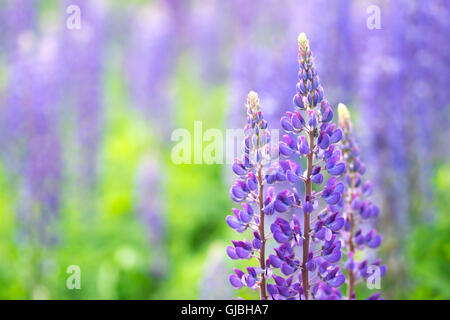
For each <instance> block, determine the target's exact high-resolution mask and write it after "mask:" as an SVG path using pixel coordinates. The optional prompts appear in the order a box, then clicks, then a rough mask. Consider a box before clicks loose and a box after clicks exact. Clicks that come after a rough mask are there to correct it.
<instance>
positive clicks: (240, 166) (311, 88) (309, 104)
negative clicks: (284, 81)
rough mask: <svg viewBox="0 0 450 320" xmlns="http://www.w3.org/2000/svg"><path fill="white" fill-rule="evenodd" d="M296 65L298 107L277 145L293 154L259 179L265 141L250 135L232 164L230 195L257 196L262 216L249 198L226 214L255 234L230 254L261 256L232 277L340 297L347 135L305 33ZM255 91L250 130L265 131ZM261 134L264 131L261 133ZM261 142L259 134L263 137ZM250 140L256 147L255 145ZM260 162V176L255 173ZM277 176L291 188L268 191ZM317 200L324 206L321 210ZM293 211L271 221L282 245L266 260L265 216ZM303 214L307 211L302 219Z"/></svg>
mask: <svg viewBox="0 0 450 320" xmlns="http://www.w3.org/2000/svg"><path fill="white" fill-rule="evenodd" d="M299 66H300V72H299V74H298V77H299V82H298V84H297V94H296V95H295V96H294V105H295V107H296V109H295V110H294V111H293V112H287V113H286V117H283V118H282V119H281V127H282V128H283V129H284V130H285V131H286V133H287V134H286V135H285V136H283V141H281V142H280V144H279V151H280V154H281V155H282V156H286V157H288V158H289V159H287V160H280V161H279V163H278V165H277V166H270V167H269V170H267V172H266V173H265V175H264V179H262V176H261V174H260V172H261V169H262V168H263V164H262V163H261V160H262V157H261V156H260V154H261V153H260V151H259V149H260V148H261V147H263V145H261V144H260V143H256V144H255V142H254V141H255V138H254V135H251V134H250V135H247V136H246V138H245V145H246V154H245V155H244V158H243V160H242V161H237V162H236V163H235V164H234V165H233V171H234V172H235V173H236V174H237V175H238V176H240V177H241V179H239V180H238V181H237V182H236V183H235V184H234V185H233V187H232V188H231V192H230V193H231V197H232V199H233V200H234V201H236V202H238V203H242V202H243V201H244V200H247V201H249V202H250V203H254V202H256V203H258V204H259V211H260V216H259V218H258V217H257V216H256V217H254V220H253V221H254V224H252V218H253V209H252V207H251V206H249V205H248V203H247V202H245V203H243V204H242V210H239V209H233V213H234V215H230V216H228V217H227V222H228V224H229V225H230V227H232V228H233V229H235V230H237V231H238V232H243V231H244V230H246V229H247V228H249V227H253V228H254V238H253V241H251V242H250V241H249V240H247V239H245V240H243V241H233V242H232V243H233V246H229V247H228V248H227V253H228V255H229V256H230V257H231V258H232V259H239V258H240V259H249V258H250V257H256V258H257V259H259V261H260V266H259V267H256V268H255V267H249V268H247V272H248V273H244V272H243V271H241V270H239V269H235V274H233V275H231V276H230V282H231V284H232V286H234V287H236V288H241V287H242V286H249V287H252V288H256V287H258V288H259V289H260V292H261V298H262V299H266V298H270V299H309V298H310V297H311V298H316V299H339V298H341V294H340V292H339V289H338V288H339V287H340V286H341V285H342V284H343V283H344V281H345V276H344V274H343V273H342V271H341V269H340V267H339V266H338V262H339V261H340V259H341V246H342V243H341V241H340V239H339V234H340V232H339V231H340V229H341V228H342V227H343V225H344V219H343V217H342V216H341V214H340V212H339V206H337V204H338V203H340V202H341V201H342V193H343V191H344V184H343V183H342V182H339V181H338V179H337V177H338V176H340V175H342V173H343V172H345V169H346V168H345V164H344V163H343V162H340V157H341V153H340V151H339V150H337V149H336V150H335V143H337V142H339V141H340V139H341V138H342V131H341V129H339V128H335V125H334V124H332V123H330V121H331V120H332V118H333V111H332V109H331V107H330V106H329V104H328V102H327V101H326V100H324V99H323V88H322V86H321V85H320V80H319V77H318V75H317V71H316V68H315V66H314V59H313V57H312V53H311V50H310V48H309V42H308V40H307V38H306V36H305V35H304V34H301V35H300V36H299ZM252 97H253V98H252ZM254 97H255V96H254V95H253V94H252V93H251V94H250V95H249V100H248V102H247V109H248V111H247V113H248V115H249V116H248V122H247V126H246V130H247V129H248V127H249V126H250V127H253V128H255V129H256V130H255V132H261V129H263V128H266V127H267V124H266V123H265V121H264V120H261V118H259V117H258V115H259V114H260V110H259V107H255V106H256V105H258V104H256V103H251V101H252V100H253V101H256V100H255V98H254ZM261 116H262V114H261ZM254 119H256V121H257V122H258V121H261V125H259V126H258V125H256V126H255V120H254ZM247 132H248V131H247ZM256 137H259V135H258V133H257V134H256ZM256 141H259V138H257V139H256ZM250 142H252V145H253V148H250V147H251V144H250ZM255 147H256V148H255ZM250 149H253V153H254V154H256V162H255V164H253V163H252V161H250V160H249V159H250V158H253V157H250V156H249V154H250ZM305 158H306V160H307V163H306V170H303V169H302V164H301V161H300V160H301V159H305ZM255 167H256V172H257V177H258V178H256V179H255V175H256V174H255ZM324 172H327V173H328V174H327V175H328V176H331V178H329V179H328V180H327V181H326V182H325V184H324V187H323V189H322V190H321V191H316V190H313V188H312V185H313V183H314V184H317V185H321V184H322V183H323V181H324ZM261 182H263V183H261ZM275 182H289V183H291V184H292V185H293V187H292V189H290V190H288V189H286V190H282V191H280V192H278V193H276V192H275V189H274V188H273V186H270V187H268V188H267V190H266V191H265V193H263V188H262V187H261V186H264V184H266V183H267V184H273V183H275ZM300 182H302V183H303V184H304V186H305V194H304V196H303V197H302V198H301V197H300V194H299V193H298V191H297V184H299V183H300ZM257 185H258V187H257ZM255 190H257V193H256V191H255ZM258 200H259V201H258ZM319 200H322V201H323V202H324V205H325V207H324V208H323V209H321V210H320V211H319ZM289 211H292V212H293V214H292V217H291V219H290V220H291V221H288V220H287V219H285V218H283V217H281V216H278V217H276V219H275V220H274V222H273V223H272V225H271V227H270V230H271V238H273V239H274V240H275V241H276V243H278V244H279V246H278V247H277V248H275V249H274V250H275V254H270V255H269V257H268V258H267V260H266V261H265V262H264V260H263V259H264V246H265V241H266V240H267V238H266V236H265V235H264V226H263V223H264V220H263V218H264V215H273V214H275V213H276V212H278V213H279V214H285V213H287V212H289ZM313 213H314V214H315V215H314V216H312V214H313ZM299 216H300V217H301V216H303V224H302V223H301V222H300V219H299ZM286 218H288V217H286ZM311 218H312V219H311ZM311 221H312V223H311ZM261 226H262V227H261ZM302 227H303V228H302ZM259 230H262V231H259ZM296 247H301V248H302V257H300V258H299V257H297V256H296V253H295V251H296V250H295V248H296ZM261 248H262V251H261ZM257 250H260V251H259V256H256V255H255V254H254V252H255V251H257ZM276 273H280V274H281V275H278V274H276ZM310 274H311V275H312V277H311V278H309V275H310ZM272 278H273V280H274V283H268V284H267V294H268V296H267V295H266V291H265V289H266V288H265V284H266V280H270V279H272Z"/></svg>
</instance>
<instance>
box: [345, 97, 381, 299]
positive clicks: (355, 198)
mask: <svg viewBox="0 0 450 320" xmlns="http://www.w3.org/2000/svg"><path fill="white" fill-rule="evenodd" d="M338 113H339V126H340V127H341V129H342V131H343V133H344V137H343V139H342V142H341V144H340V149H341V151H342V156H343V159H344V160H345V162H346V168H347V170H346V175H345V184H346V190H345V201H344V203H343V210H342V212H343V215H344V217H345V227H344V229H343V230H342V239H343V240H344V241H345V243H346V248H347V259H346V262H345V269H346V270H347V272H348V277H347V298H348V299H355V291H354V289H355V285H356V284H357V283H358V282H359V281H361V280H363V279H365V280H367V278H369V277H370V276H373V275H374V276H379V277H382V276H384V274H385V273H386V266H385V265H381V259H376V260H375V261H374V262H372V263H369V259H365V260H363V261H357V260H356V259H355V254H356V252H357V250H359V251H362V250H365V249H366V248H367V249H376V248H378V247H379V246H380V244H381V241H382V237H381V235H380V234H378V233H377V232H376V230H375V229H373V228H371V226H372V225H373V220H374V219H376V218H377V217H378V214H379V209H378V207H377V206H376V205H375V204H373V203H372V202H371V201H370V200H368V197H369V196H370V195H371V193H372V185H371V183H370V182H369V181H366V182H363V179H362V175H363V174H364V173H365V171H366V167H365V165H364V163H363V162H361V160H360V159H359V148H358V145H357V144H356V143H355V140H354V138H353V134H352V124H351V120H350V113H349V112H348V109H347V107H346V106H345V105H344V104H342V103H341V104H339V106H338ZM376 269H378V272H379V273H378V274H374V272H376ZM374 280H375V279H374ZM379 296H380V293H379V292H377V293H375V294H374V295H372V296H371V297H369V299H378V298H379Z"/></svg>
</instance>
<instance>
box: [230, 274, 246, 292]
mask: <svg viewBox="0 0 450 320" xmlns="http://www.w3.org/2000/svg"><path fill="white" fill-rule="evenodd" d="M228 280H230V283H231V285H232V286H233V287H234V288H236V289H240V288H242V287H243V284H242V282H241V280H240V279H239V278H238V277H237V276H236V275H234V274H232V275H230V277H229V278H228Z"/></svg>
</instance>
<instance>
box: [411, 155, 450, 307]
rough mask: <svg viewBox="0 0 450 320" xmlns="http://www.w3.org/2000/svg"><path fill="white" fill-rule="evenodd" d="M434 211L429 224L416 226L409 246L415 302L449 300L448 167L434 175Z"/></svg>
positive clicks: (449, 217)
mask: <svg viewBox="0 0 450 320" xmlns="http://www.w3.org/2000/svg"><path fill="white" fill-rule="evenodd" d="M434 185H435V186H436V201H435V205H436V210H437V213H438V216H437V218H436V221H434V222H432V223H431V225H427V224H425V225H422V226H418V227H417V228H416V230H415V232H414V235H413V241H412V242H411V244H410V248H409V253H410V268H411V276H412V281H413V282H414V284H415V290H414V292H413V293H412V298H415V299H446V300H448V299H450V268H449V266H450V211H449V208H450V199H449V197H448V190H449V189H450V166H449V164H445V165H443V166H441V167H439V168H438V170H437V172H436V176H435V184H434Z"/></svg>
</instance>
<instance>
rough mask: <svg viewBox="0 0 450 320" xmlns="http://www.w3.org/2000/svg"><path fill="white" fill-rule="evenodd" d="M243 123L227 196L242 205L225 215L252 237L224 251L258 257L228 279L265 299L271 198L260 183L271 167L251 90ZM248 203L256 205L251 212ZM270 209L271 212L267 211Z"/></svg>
mask: <svg viewBox="0 0 450 320" xmlns="http://www.w3.org/2000/svg"><path fill="white" fill-rule="evenodd" d="M246 107H247V124H246V125H245V127H244V132H245V140H244V142H245V148H244V150H245V152H244V155H243V159H242V160H237V161H236V162H235V163H234V165H233V171H234V173H236V175H238V176H239V178H238V180H237V181H236V182H235V184H234V185H233V186H232V187H231V190H230V195H231V198H232V199H233V200H234V201H235V202H237V203H240V204H241V206H242V209H233V210H232V211H233V215H229V216H227V219H226V220H227V223H228V225H229V226H230V227H231V228H233V229H235V230H236V231H238V232H244V231H245V230H247V229H248V228H250V229H251V230H252V231H253V240H252V241H251V242H250V240H248V239H245V240H243V241H232V243H233V246H228V247H227V253H228V255H229V256H230V258H232V259H250V258H253V257H254V258H256V259H257V260H259V267H248V268H247V271H248V273H244V272H243V271H241V270H238V269H235V274H233V275H231V276H230V278H229V280H230V282H231V284H232V285H233V287H235V288H241V287H243V286H248V287H250V288H254V289H256V288H259V289H260V297H261V299H267V293H266V278H270V276H271V274H270V270H269V269H267V270H266V261H265V244H266V240H267V237H266V235H265V230H264V216H265V214H271V213H273V209H272V210H270V209H267V208H268V207H269V204H270V203H272V201H273V195H274V194H273V191H272V192H271V191H270V190H269V189H268V192H266V195H264V185H265V184H266V183H267V177H268V176H269V175H270V174H271V172H272V171H273V166H272V165H270V133H269V130H268V128H267V122H266V121H265V120H264V118H263V114H262V111H261V108H260V105H259V98H258V95H257V93H256V92H253V91H251V92H250V93H249V94H248V97H247V104H246ZM252 205H256V206H257V207H258V209H259V210H258V212H257V213H256V214H255V212H254V210H253V207H252ZM270 211H271V212H270Z"/></svg>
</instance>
